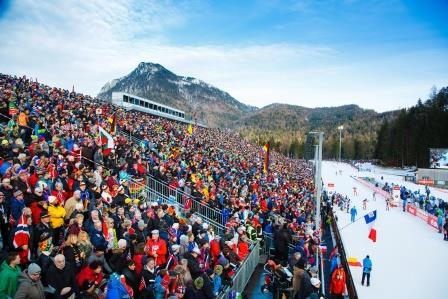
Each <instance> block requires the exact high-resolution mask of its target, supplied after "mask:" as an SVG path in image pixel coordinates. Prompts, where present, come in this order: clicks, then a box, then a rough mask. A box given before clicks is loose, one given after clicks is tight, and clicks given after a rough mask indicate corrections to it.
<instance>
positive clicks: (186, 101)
mask: <svg viewBox="0 0 448 299" xmlns="http://www.w3.org/2000/svg"><path fill="white" fill-rule="evenodd" d="M114 91H123V92H128V93H130V94H133V95H137V96H141V97H144V98H147V99H150V100H153V101H155V102H159V103H163V104H166V105H169V106H171V107H174V108H177V109H181V110H183V111H185V112H186V114H187V116H189V117H191V118H192V119H197V120H198V121H199V122H205V123H206V124H208V125H209V126H212V127H216V126H220V127H228V126H229V125H231V123H232V122H234V121H236V120H238V119H240V118H241V117H242V116H243V115H244V114H246V113H248V112H251V111H254V110H256V109H257V108H255V107H251V106H248V105H245V104H243V103H241V102H239V101H237V100H236V99H234V98H233V97H232V96H231V95H229V94H228V93H227V92H224V91H222V90H220V89H218V88H216V87H214V86H212V85H210V84H207V83H205V82H203V81H201V80H198V79H195V78H192V77H183V76H178V75H176V74H174V73H173V72H171V71H169V70H167V69H166V68H164V67H163V66H161V65H160V64H155V63H149V62H147V63H145V62H142V63H140V64H139V65H138V66H137V68H136V69H135V70H133V71H132V72H131V73H130V74H128V75H126V76H124V77H122V78H119V79H114V80H112V81H111V82H109V83H107V84H106V85H104V87H103V88H102V89H101V91H100V93H99V94H98V97H99V98H100V99H103V100H110V99H111V97H112V92H114Z"/></svg>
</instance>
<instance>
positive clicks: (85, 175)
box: [0, 75, 318, 298]
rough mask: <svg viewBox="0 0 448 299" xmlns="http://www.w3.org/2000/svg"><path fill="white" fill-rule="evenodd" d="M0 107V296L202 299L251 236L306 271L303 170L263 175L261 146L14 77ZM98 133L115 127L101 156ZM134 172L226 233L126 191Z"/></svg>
mask: <svg viewBox="0 0 448 299" xmlns="http://www.w3.org/2000/svg"><path fill="white" fill-rule="evenodd" d="M0 99H1V103H0V124H1V126H2V127H1V132H0V142H1V144H0V163H1V164H0V175H1V186H0V216H1V217H0V220H1V223H0V232H1V234H0V235H1V248H2V252H3V255H4V261H3V263H2V266H1V269H2V270H1V272H0V297H1V298H8V296H9V297H14V296H15V297H16V298H44V297H39V296H47V297H49V296H53V297H54V298H75V297H76V298H101V297H105V296H107V297H106V298H125V297H123V296H128V297H129V298H214V297H215V296H216V295H217V294H218V293H219V292H220V291H221V290H222V288H223V287H224V286H225V285H230V284H231V280H232V276H233V275H234V273H235V271H236V269H238V267H239V265H240V264H241V263H242V262H243V261H244V260H245V258H246V257H247V255H248V254H249V248H250V244H251V242H259V241H260V240H261V239H262V236H263V234H268V235H269V234H271V235H272V236H273V239H274V241H275V245H274V246H275V248H276V251H277V256H278V257H279V259H280V260H281V262H283V263H284V264H286V262H287V259H288V244H290V243H291V242H293V241H294V243H296V244H297V248H298V250H300V252H301V254H302V256H303V257H304V258H305V260H304V261H305V262H304V263H305V264H306V265H308V264H309V265H313V264H314V263H315V261H314V252H315V250H316V246H317V245H316V244H317V243H318V240H317V239H316V235H317V234H316V231H315V228H314V226H313V223H314V219H313V210H314V203H313V200H312V193H313V189H314V186H313V183H312V181H313V176H312V169H311V166H310V165H308V164H307V163H306V162H304V161H299V160H293V159H289V158H286V157H283V156H281V155H279V154H277V153H275V152H272V153H271V156H270V165H269V171H268V172H264V171H263V153H262V151H261V146H257V145H254V144H252V143H250V142H248V141H246V140H244V139H243V138H241V137H240V136H238V135H236V134H235V133H233V132H231V131H229V130H223V129H210V128H203V127H199V126H194V130H193V132H192V133H189V132H188V127H187V124H185V123H181V122H175V121H171V120H168V119H165V118H161V117H155V116H152V115H148V114H143V113H141V112H135V111H125V110H123V109H121V108H119V107H116V106H113V105H111V104H109V103H106V102H100V101H98V100H96V99H94V98H91V97H89V96H86V95H82V94H79V93H75V92H74V91H72V92H70V91H68V90H64V89H60V88H52V87H49V86H46V85H43V84H40V83H38V82H33V81H32V80H29V79H27V78H25V77H12V76H8V75H0ZM10 112H13V115H11V114H10ZM111 119H112V121H110V120H111ZM112 124H116V125H117V127H118V128H119V131H115V130H114V128H113V125H112ZM99 126H101V127H102V128H104V129H105V130H108V131H111V132H113V131H115V132H114V133H112V136H113V138H114V142H115V147H114V149H112V151H111V152H110V153H109V152H107V151H105V150H104V147H103V146H102V140H101V138H99V136H98V128H99ZM126 134H128V135H132V136H134V137H136V138H138V139H139V140H140V141H139V142H138V143H137V142H132V141H130V140H129V139H128V138H126ZM146 175H151V176H153V177H154V178H156V179H157V180H160V181H162V182H165V183H166V184H167V185H169V186H170V188H173V189H179V190H183V191H184V192H185V193H186V194H188V195H191V197H192V198H194V199H195V200H199V201H200V202H201V204H203V205H204V206H208V207H210V208H213V209H217V210H219V211H221V213H222V219H221V221H222V224H223V225H225V226H226V231H225V233H223V234H222V235H218V234H217V233H216V232H215V231H214V230H213V227H212V226H211V225H208V224H207V221H204V220H206V219H204V217H201V215H200V214H199V213H198V212H197V211H194V210H187V211H182V213H180V212H179V211H178V210H177V209H176V207H174V206H170V205H167V204H162V203H160V202H158V201H147V200H145V198H144V197H141V198H135V196H132V181H133V180H135V179H139V178H144V177H145V176H146ZM19 281H20V283H19ZM44 291H45V294H46V295H43V294H44ZM30 294H37V295H30ZM113 294H114V295H116V297H113Z"/></svg>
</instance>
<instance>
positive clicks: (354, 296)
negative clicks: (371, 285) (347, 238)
mask: <svg viewBox="0 0 448 299" xmlns="http://www.w3.org/2000/svg"><path fill="white" fill-rule="evenodd" d="M329 215H330V217H331V228H332V230H333V234H334V238H335V241H336V246H337V248H338V252H339V257H340V261H341V265H342V268H343V269H344V271H345V273H346V277H347V279H346V285H347V293H348V297H349V298H350V299H358V298H359V297H358V293H357V292H356V287H355V283H354V281H353V276H352V273H351V272H350V266H349V264H348V261H347V255H346V253H345V248H344V243H343V242H342V238H341V234H340V232H339V228H338V224H337V222H336V219H335V217H334V214H333V211H330V214H329Z"/></svg>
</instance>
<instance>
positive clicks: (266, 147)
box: [263, 142, 269, 173]
mask: <svg viewBox="0 0 448 299" xmlns="http://www.w3.org/2000/svg"><path fill="white" fill-rule="evenodd" d="M263 153H264V161H263V172H264V173H267V172H268V171H269V142H267V143H266V144H265V145H264V146H263Z"/></svg>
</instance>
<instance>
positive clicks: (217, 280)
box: [213, 265, 224, 296]
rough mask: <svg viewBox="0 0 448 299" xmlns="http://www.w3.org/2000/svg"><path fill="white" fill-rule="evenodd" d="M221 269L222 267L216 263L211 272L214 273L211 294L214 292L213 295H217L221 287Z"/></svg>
mask: <svg viewBox="0 0 448 299" xmlns="http://www.w3.org/2000/svg"><path fill="white" fill-rule="evenodd" d="M223 270H224V268H223V267H222V266H221V265H216V266H215V268H214V269H213V272H214V273H215V275H214V277H213V294H215V296H218V294H219V292H221V288H222V279H221V274H222V271H223Z"/></svg>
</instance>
